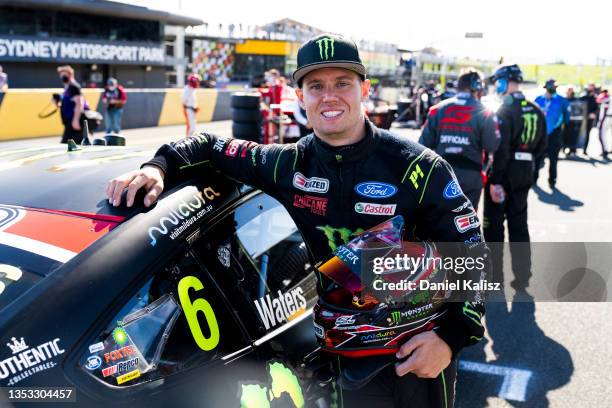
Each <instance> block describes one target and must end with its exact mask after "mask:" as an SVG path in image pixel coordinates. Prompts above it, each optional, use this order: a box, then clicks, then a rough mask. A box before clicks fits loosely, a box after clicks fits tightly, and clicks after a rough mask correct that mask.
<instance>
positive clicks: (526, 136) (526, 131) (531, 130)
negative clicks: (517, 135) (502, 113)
mask: <svg viewBox="0 0 612 408" xmlns="http://www.w3.org/2000/svg"><path fill="white" fill-rule="evenodd" d="M537 127H538V115H536V114H535V113H524V114H523V132H522V133H521V142H523V144H528V143H531V142H533V141H534V139H535V135H536V131H537Z"/></svg>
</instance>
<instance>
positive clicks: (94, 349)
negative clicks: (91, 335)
mask: <svg viewBox="0 0 612 408" xmlns="http://www.w3.org/2000/svg"><path fill="white" fill-rule="evenodd" d="M102 350H104V343H102V342H99V343H95V344H91V345H90V346H89V352H90V353H92V354H93V353H97V352H98V351H102Z"/></svg>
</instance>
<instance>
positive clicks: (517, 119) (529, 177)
mask: <svg viewBox="0 0 612 408" xmlns="http://www.w3.org/2000/svg"><path fill="white" fill-rule="evenodd" d="M497 117H498V119H499V126H500V131H501V135H502V142H501V145H500V147H499V149H498V150H497V152H496V153H495V156H494V160H493V166H492V172H491V175H490V177H489V180H488V183H487V186H485V200H484V222H483V232H484V236H485V240H486V241H487V242H490V243H491V245H490V246H491V252H492V256H493V279H494V281H495V282H503V270H502V265H503V248H502V245H501V243H502V242H504V218H505V219H506V220H507V221H508V235H509V241H510V242H523V243H525V242H529V229H528V227H527V194H528V193H529V189H530V188H531V186H532V185H533V182H534V179H533V173H534V169H535V163H536V160H537V159H538V158H540V157H542V156H543V155H544V154H545V152H546V143H547V136H546V119H545V117H544V113H543V112H542V111H541V110H540V108H539V107H538V106H537V105H536V104H534V103H532V102H530V101H528V100H526V99H525V96H524V95H523V94H522V93H521V92H515V93H513V94H511V95H506V96H504V98H503V102H502V105H501V106H500V108H499V110H498V111H497ZM491 184H501V185H502V186H503V187H504V190H505V192H506V199H505V201H504V202H503V203H500V204H496V203H494V202H493V200H492V199H491V195H490V193H489V185H491ZM510 251H511V255H512V270H513V272H514V281H513V282H512V283H511V284H512V286H513V287H514V288H516V289H521V288H525V287H527V286H528V284H529V278H530V276H531V249H530V247H529V244H518V245H511V246H510Z"/></svg>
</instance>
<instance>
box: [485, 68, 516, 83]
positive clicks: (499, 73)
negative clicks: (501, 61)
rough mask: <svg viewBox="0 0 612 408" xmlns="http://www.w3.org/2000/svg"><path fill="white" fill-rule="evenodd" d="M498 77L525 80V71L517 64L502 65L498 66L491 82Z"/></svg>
mask: <svg viewBox="0 0 612 408" xmlns="http://www.w3.org/2000/svg"><path fill="white" fill-rule="evenodd" d="M498 79H507V80H509V81H516V82H519V83H520V82H523V71H521V68H519V66H518V65H516V64H511V65H501V66H499V67H497V69H496V70H495V73H494V74H493V76H492V77H491V82H495V81H497V80H498Z"/></svg>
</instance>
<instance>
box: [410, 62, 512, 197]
mask: <svg viewBox="0 0 612 408" xmlns="http://www.w3.org/2000/svg"><path fill="white" fill-rule="evenodd" d="M457 82H458V84H457V85H458V90H459V92H458V93H457V95H456V96H455V97H452V98H450V99H447V100H445V101H443V102H440V103H439V104H437V105H435V106H433V107H432V108H431V109H430V110H429V116H428V118H427V122H426V123H425V126H424V127H423V132H422V134H421V138H420V139H419V143H421V144H422V145H425V146H427V147H429V148H430V149H432V150H435V152H436V153H438V154H439V155H440V156H442V157H443V158H444V159H446V161H447V162H448V163H449V164H450V165H451V166H452V167H453V170H454V171H455V174H456V175H457V178H458V179H459V184H460V185H461V189H462V190H463V192H464V194H465V195H466V196H467V197H468V198H469V199H470V201H471V202H472V205H473V206H474V208H477V207H478V203H479V202H480V193H481V191H482V174H481V172H482V159H483V150H484V151H485V152H486V153H487V154H490V155H492V154H493V153H494V152H495V151H496V150H497V148H498V146H499V143H500V139H501V138H500V133H499V127H498V125H497V118H496V116H495V113H494V112H492V111H490V110H488V109H487V108H485V107H484V105H483V104H482V103H481V102H480V100H479V99H480V96H481V94H482V90H483V80H482V76H481V75H480V73H479V72H478V71H476V70H474V69H468V70H467V71H465V72H464V73H462V74H461V75H460V76H459V79H458V81H457Z"/></svg>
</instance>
